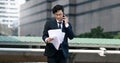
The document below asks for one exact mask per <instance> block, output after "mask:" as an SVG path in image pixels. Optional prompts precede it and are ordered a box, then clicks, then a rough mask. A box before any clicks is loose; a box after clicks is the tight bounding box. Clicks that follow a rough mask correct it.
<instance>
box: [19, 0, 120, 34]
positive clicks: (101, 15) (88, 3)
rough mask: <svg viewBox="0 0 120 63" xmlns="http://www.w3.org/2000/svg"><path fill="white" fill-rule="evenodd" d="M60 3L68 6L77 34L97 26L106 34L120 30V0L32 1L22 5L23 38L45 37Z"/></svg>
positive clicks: (66, 12)
mask: <svg viewBox="0 0 120 63" xmlns="http://www.w3.org/2000/svg"><path fill="white" fill-rule="evenodd" d="M56 4H62V5H63V6H64V8H65V15H66V16H68V17H69V20H70V23H71V24H72V26H73V31H74V33H75V34H76V35H78V34H80V33H85V32H90V29H91V28H95V27H97V26H101V27H102V28H104V32H118V31H120V25H119V24H120V21H119V20H120V18H119V16H120V11H119V10H120V0H51V2H50V1H47V0H31V1H28V2H27V3H25V4H24V5H22V6H21V18H20V25H21V26H20V32H19V33H20V35H22V36H23V35H24V36H26V35H28V34H31V35H33V36H41V35H42V32H43V28H44V24H45V22H46V21H47V20H48V19H49V18H51V17H52V16H53V15H52V13H51V8H53V6H54V5H56Z"/></svg>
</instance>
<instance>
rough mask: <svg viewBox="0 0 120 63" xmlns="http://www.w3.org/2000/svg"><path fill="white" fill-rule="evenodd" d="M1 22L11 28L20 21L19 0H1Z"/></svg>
mask: <svg viewBox="0 0 120 63" xmlns="http://www.w3.org/2000/svg"><path fill="white" fill-rule="evenodd" d="M0 18H1V19H0V23H1V24H6V25H8V27H9V28H11V27H13V26H14V25H15V24H17V23H18V20H19V5H18V3H17V0H0Z"/></svg>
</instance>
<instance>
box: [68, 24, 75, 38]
mask: <svg viewBox="0 0 120 63" xmlns="http://www.w3.org/2000/svg"><path fill="white" fill-rule="evenodd" d="M66 34H67V37H68V38H69V39H73V38H74V33H73V31H72V26H71V24H70V23H69V26H68V27H67V28H66Z"/></svg>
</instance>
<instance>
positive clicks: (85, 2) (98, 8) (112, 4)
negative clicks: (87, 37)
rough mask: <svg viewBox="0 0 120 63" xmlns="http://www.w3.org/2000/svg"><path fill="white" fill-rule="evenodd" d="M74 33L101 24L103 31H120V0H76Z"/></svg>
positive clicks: (88, 29)
mask: <svg viewBox="0 0 120 63" xmlns="http://www.w3.org/2000/svg"><path fill="white" fill-rule="evenodd" d="M76 3H77V8H76V15H77V16H76V27H75V28H76V30H75V31H76V34H80V33H84V32H89V31H90V29H91V28H94V27H97V26H101V27H102V28H104V31H105V32H115V31H120V25H118V23H120V21H119V20H120V18H119V16H120V11H119V10H120V0H114V1H113V0H77V1H76Z"/></svg>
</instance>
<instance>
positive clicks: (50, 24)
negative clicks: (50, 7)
mask: <svg viewBox="0 0 120 63" xmlns="http://www.w3.org/2000/svg"><path fill="white" fill-rule="evenodd" d="M51 29H58V25H57V21H56V19H51V20H49V21H47V22H46V24H45V27H44V31H43V36H42V39H43V40H44V41H45V39H46V38H47V37H49V35H48V30H51ZM62 32H65V37H64V40H63V42H62V44H61V49H62V51H63V54H64V56H65V57H68V48H69V47H68V38H69V39H73V37H74V34H73V31H72V26H71V25H70V23H69V26H68V27H67V28H66V27H65V25H64V22H63V28H62ZM56 52H57V50H56V49H55V47H54V46H53V44H52V43H46V47H45V52H44V55H45V56H48V57H51V56H53V55H54V54H55V53H56Z"/></svg>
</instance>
